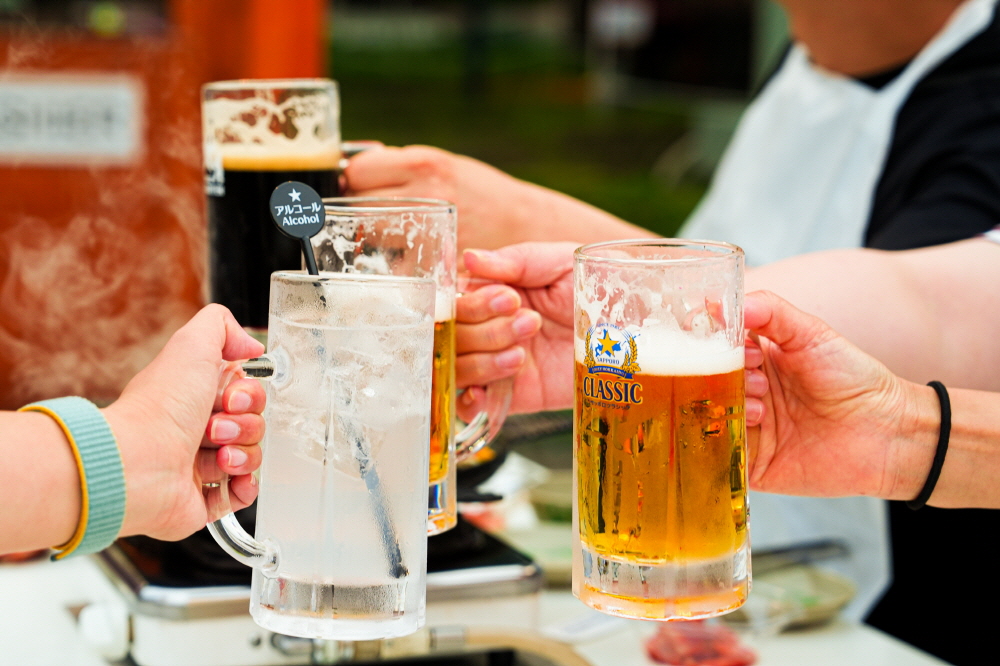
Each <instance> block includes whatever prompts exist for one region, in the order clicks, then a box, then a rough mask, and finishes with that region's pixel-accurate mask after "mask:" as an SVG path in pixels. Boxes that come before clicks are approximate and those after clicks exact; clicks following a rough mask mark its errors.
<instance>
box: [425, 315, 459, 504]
mask: <svg viewBox="0 0 1000 666" xmlns="http://www.w3.org/2000/svg"><path fill="white" fill-rule="evenodd" d="M454 398H455V320H454V319H451V320H449V321H436V322H434V376H433V378H432V380H431V469H430V482H431V483H432V484H433V483H437V482H438V481H441V480H442V479H444V478H445V477H446V476H447V475H448V466H449V464H450V463H451V453H450V451H449V442H450V440H451V438H452V436H453V430H452V423H453V422H454V420H455V400H454Z"/></svg>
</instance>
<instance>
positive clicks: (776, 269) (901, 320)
mask: <svg viewBox="0 0 1000 666" xmlns="http://www.w3.org/2000/svg"><path fill="white" fill-rule="evenodd" d="M998 281H1000V246H997V245H996V244H993V243H990V242H988V241H984V240H970V241H962V242H960V243H953V244H950V245H946V246H938V247H934V248H926V249H922V250H908V251H905V252H882V251H877V250H864V249H849V250H832V251H827V252H816V253H811V254H806V255H800V256H797V257H792V258H790V259H786V260H784V261H779V262H775V263H773V264H769V265H767V266H763V267H759V268H754V269H751V270H750V271H748V272H747V290H748V291H752V290H755V289H769V290H771V291H774V292H775V293H777V294H778V295H780V296H782V297H783V298H785V299H787V300H788V301H790V302H791V303H793V304H794V305H796V306H797V307H799V308H800V309H802V310H805V311H806V312H810V313H812V314H815V315H817V316H818V317H820V318H821V319H823V320H825V321H827V322H828V323H829V324H830V325H831V326H832V327H833V328H834V329H835V330H836V331H838V332H839V333H841V334H842V335H844V336H845V337H847V338H848V339H849V340H850V341H851V342H853V343H854V344H856V345H857V346H859V347H860V348H861V349H863V350H864V351H866V352H868V353H869V354H871V355H873V356H875V357H876V358H878V359H879V360H880V361H882V362H883V363H885V364H886V365H887V366H888V367H889V368H890V369H891V370H892V371H893V372H895V373H896V374H898V375H900V376H902V377H904V378H906V379H909V380H911V381H914V382H917V383H920V384H923V383H925V382H927V381H929V380H931V379H937V380H939V381H941V382H944V384H945V385H947V386H949V387H954V386H963V387H967V388H976V389H982V390H1000V375H998V374H997V373H996V372H995V369H996V368H997V367H1000V345H997V344H996V343H995V340H996V338H997V334H998V333H1000V317H997V316H996V315H995V313H996V312H997V311H998V309H1000V308H998V306H1000V302H998V296H997V292H996V288H995V285H996V284H997V283H998Z"/></svg>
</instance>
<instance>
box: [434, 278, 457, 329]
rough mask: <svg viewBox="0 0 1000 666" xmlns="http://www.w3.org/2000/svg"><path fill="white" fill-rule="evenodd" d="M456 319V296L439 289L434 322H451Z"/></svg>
mask: <svg viewBox="0 0 1000 666" xmlns="http://www.w3.org/2000/svg"><path fill="white" fill-rule="evenodd" d="M454 318H455V296H454V294H450V293H449V292H447V291H442V290H441V288H440V287H438V290H437V293H436V295H435V297H434V322H435V323H437V322H441V321H451V320H452V319H454Z"/></svg>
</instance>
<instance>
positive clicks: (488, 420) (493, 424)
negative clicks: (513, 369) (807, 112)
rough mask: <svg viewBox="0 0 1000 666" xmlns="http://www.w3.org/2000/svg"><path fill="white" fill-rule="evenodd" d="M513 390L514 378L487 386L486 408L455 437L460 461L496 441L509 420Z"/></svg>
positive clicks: (456, 452)
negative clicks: (504, 423)
mask: <svg viewBox="0 0 1000 666" xmlns="http://www.w3.org/2000/svg"><path fill="white" fill-rule="evenodd" d="M513 389H514V378H513V377H507V378H505V379H498V380H497V381H495V382H491V383H490V384H488V385H487V386H486V408H485V409H484V410H483V411H481V412H479V413H478V414H477V415H476V417H475V418H474V419H472V420H471V421H469V423H468V424H467V425H466V426H465V427H464V428H463V429H462V430H460V431H459V432H458V434H456V435H455V454H456V457H457V458H458V460H460V461H461V460H468V459H469V457H470V456H473V455H475V454H476V452H477V451H479V450H480V449H481V448H483V447H484V446H486V445H487V444H489V443H490V442H492V441H493V440H494V439H496V436H497V435H498V434H499V433H500V428H501V427H503V422H504V420H505V419H506V418H507V410H508V409H510V400H511V396H512V395H513Z"/></svg>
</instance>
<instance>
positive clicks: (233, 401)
mask: <svg viewBox="0 0 1000 666" xmlns="http://www.w3.org/2000/svg"><path fill="white" fill-rule="evenodd" d="M252 404H253V398H251V397H250V395H249V394H247V393H244V392H243V391H237V392H236V393H233V394H232V395H230V396H229V408H228V409H227V411H229V412H233V413H237V414H239V413H242V412H245V411H247V410H248V409H250V405H252Z"/></svg>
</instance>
